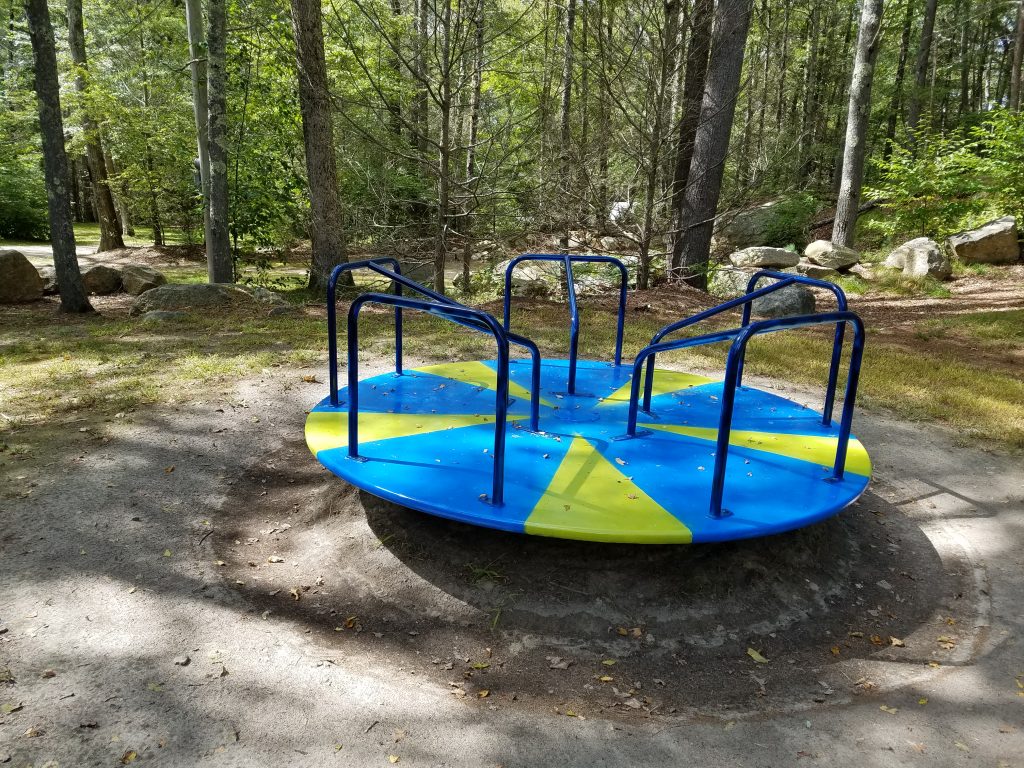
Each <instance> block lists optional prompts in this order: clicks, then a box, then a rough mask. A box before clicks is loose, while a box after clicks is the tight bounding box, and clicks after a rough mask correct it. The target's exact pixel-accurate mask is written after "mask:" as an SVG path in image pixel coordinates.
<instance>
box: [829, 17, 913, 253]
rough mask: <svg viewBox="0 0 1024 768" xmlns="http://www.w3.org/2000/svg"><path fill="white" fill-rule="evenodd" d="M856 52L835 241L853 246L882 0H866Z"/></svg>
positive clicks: (833, 238)
mask: <svg viewBox="0 0 1024 768" xmlns="http://www.w3.org/2000/svg"><path fill="white" fill-rule="evenodd" d="M929 1H931V0H929ZM863 2H864V4H863V6H862V8H861V17H860V32H859V33H858V35H857V54H856V58H855V60H854V65H853V76H852V77H851V78H850V106H849V110H848V114H847V117H846V144H845V148H844V150H843V174H842V181H841V183H840V186H839V199H838V200H837V202H836V220H835V225H834V228H833V231H832V240H833V242H835V243H837V244H839V245H845V246H848V247H849V246H852V245H853V235H854V230H855V229H856V226H857V208H858V207H859V206H860V190H861V183H862V181H863V179H864V158H865V155H866V152H867V139H868V136H867V133H868V116H869V114H870V112H871V85H872V82H873V80H874V75H875V60H876V59H877V57H878V48H879V43H880V34H879V26H880V25H881V21H882V0H863Z"/></svg>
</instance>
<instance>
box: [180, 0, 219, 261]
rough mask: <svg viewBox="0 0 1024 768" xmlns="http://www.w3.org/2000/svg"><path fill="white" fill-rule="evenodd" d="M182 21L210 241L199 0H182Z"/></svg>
mask: <svg viewBox="0 0 1024 768" xmlns="http://www.w3.org/2000/svg"><path fill="white" fill-rule="evenodd" d="M185 23H186V27H187V31H188V57H189V64H190V68H191V70H192V111H193V114H194V115H195V120H196V137H197V142H196V144H197V152H198V154H199V156H198V158H197V159H198V161H199V185H200V187H202V189H200V194H201V196H202V198H203V242H205V243H210V242H211V241H212V240H213V237H212V236H211V234H210V154H209V125H210V113H209V110H210V105H209V98H208V96H207V92H206V55H205V53H206V37H205V34H204V32H203V6H202V0H185ZM207 249H209V245H207ZM207 254H209V250H207ZM207 263H209V255H207Z"/></svg>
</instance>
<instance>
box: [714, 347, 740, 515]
mask: <svg viewBox="0 0 1024 768" xmlns="http://www.w3.org/2000/svg"><path fill="white" fill-rule="evenodd" d="M746 344H747V335H746V334H745V333H741V334H740V335H739V336H738V337H737V338H736V341H734V342H733V343H732V345H731V346H730V347H729V357H728V358H727V360H726V363H725V379H724V381H723V382H722V411H721V413H720V414H719V417H718V440H717V443H716V445H715V466H714V471H713V472H712V474H711V505H710V510H709V511H710V513H711V516H712V517H714V518H721V517H725V516H726V515H728V514H729V512H728V510H725V509H722V496H723V495H724V493H725V465H726V462H727V460H728V458H729V436H730V434H731V433H732V412H733V408H734V407H735V405H736V386H737V381H738V380H739V374H740V363H741V361H742V360H743V353H744V349H745V347H746Z"/></svg>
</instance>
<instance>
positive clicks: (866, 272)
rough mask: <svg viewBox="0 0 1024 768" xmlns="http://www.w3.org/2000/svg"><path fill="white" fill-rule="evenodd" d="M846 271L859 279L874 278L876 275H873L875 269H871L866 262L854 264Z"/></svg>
mask: <svg viewBox="0 0 1024 768" xmlns="http://www.w3.org/2000/svg"><path fill="white" fill-rule="evenodd" d="M847 271H848V272H849V273H850V274H851V275H856V276H857V277H859V278H860V279H861V280H874V279H875V277H877V275H875V270H873V269H872V268H871V266H870V265H868V264H854V265H853V266H852V267H850V268H849V269H848V270H847Z"/></svg>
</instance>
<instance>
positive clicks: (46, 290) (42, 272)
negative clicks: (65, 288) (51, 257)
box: [39, 264, 60, 296]
mask: <svg viewBox="0 0 1024 768" xmlns="http://www.w3.org/2000/svg"><path fill="white" fill-rule="evenodd" d="M39 277H41V278H42V279H43V295H44V296H54V295H56V294H58V293H60V286H59V285H57V270H56V269H54V268H53V267H51V266H50V265H49V264H44V265H43V266H41V267H39Z"/></svg>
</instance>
